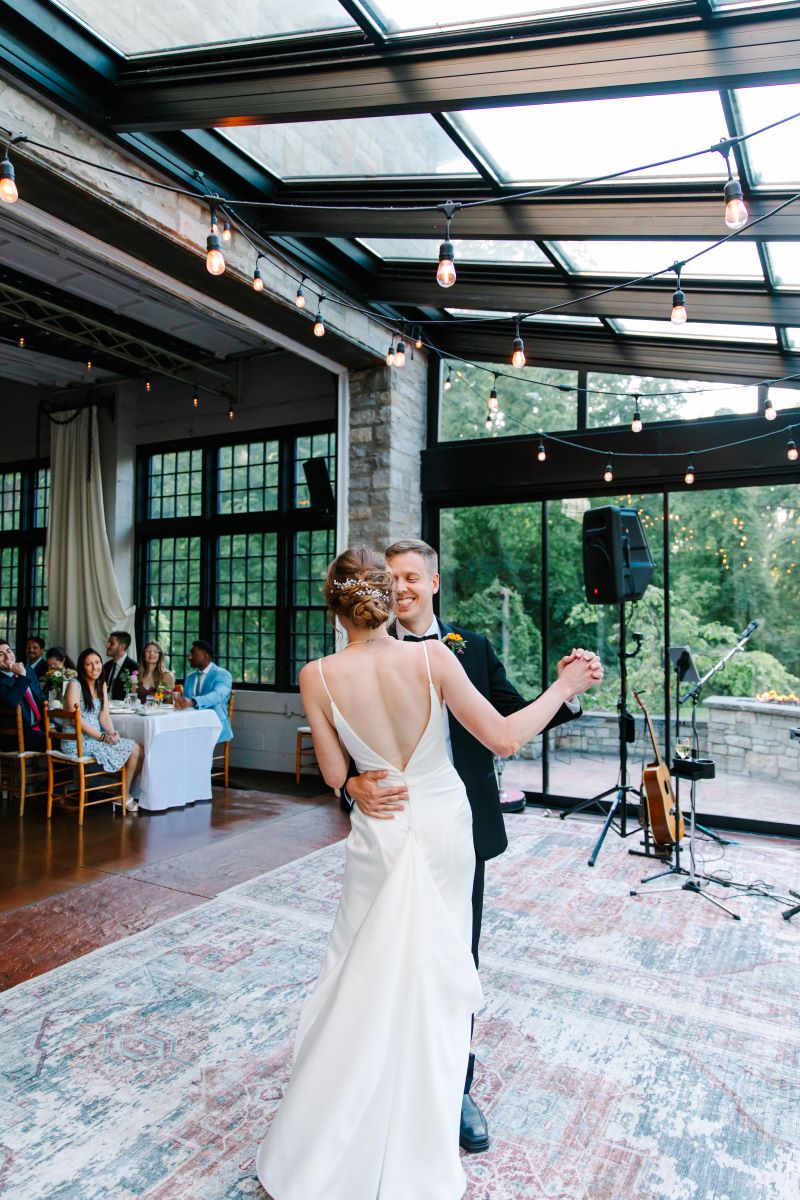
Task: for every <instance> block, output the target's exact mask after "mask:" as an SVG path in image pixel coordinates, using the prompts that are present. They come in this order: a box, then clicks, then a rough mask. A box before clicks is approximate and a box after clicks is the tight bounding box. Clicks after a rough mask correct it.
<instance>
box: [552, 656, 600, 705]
mask: <svg viewBox="0 0 800 1200" xmlns="http://www.w3.org/2000/svg"><path fill="white" fill-rule="evenodd" d="M556 670H557V672H558V678H559V681H560V682H562V683H565V684H567V685H568V686H569V687H570V689H571V690H570V696H579V695H581V693H582V692H585V691H587V690H588V688H590V687H591V686H592V684H595V683H602V681H603V675H604V669H603V664H602V662H601V661H600V659H599V658H598V656H597V655H596V654H595V653H594V651H593V650H584V649H583V648H582V647H581V646H577V647H575V648H574V649H573V650H571V651H570V653H569V654H565V655H564V657H563V658H562V659H560V660H559V662H558V665H557V667H556Z"/></svg>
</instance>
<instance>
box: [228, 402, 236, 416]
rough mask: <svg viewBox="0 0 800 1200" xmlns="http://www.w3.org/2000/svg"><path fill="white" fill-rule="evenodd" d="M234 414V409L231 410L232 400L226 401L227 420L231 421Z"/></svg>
mask: <svg viewBox="0 0 800 1200" xmlns="http://www.w3.org/2000/svg"><path fill="white" fill-rule="evenodd" d="M234 415H235V414H234V411H233V401H232V400H230V401H229V402H228V420H229V421H232V420H233V418H234Z"/></svg>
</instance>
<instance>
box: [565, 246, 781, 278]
mask: <svg viewBox="0 0 800 1200" xmlns="http://www.w3.org/2000/svg"><path fill="white" fill-rule="evenodd" d="M711 245H713V242H677V241H663V242H647V241H633V240H631V241H591V242H553V243H552V249H553V250H554V251H555V253H556V254H557V255H558V257H559V258H560V259H561V261H562V262H563V263H564V265H565V266H566V267H567V268H568V270H570V271H578V272H580V273H582V274H593V275H621V276H623V277H626V278H631V279H635V278H638V277H639V276H641V275H649V274H651V273H652V272H653V271H659V270H662V269H663V268H665V267H668V266H669V265H670V264H671V263H673V262H680V261H683V260H685V259H687V258H690V257H691V256H692V255H693V254H697V252H698V251H699V250H703V249H704V248H705V247H706V246H711ZM681 276H682V278H683V279H700V278H702V279H759V280H763V278H764V273H763V271H762V269H761V260H760V259H759V257H758V250H757V248H756V246H755V243H754V242H745V241H742V240H741V239H738V240H735V241H732V242H725V243H724V244H723V245H722V246H717V247H716V248H715V249H714V250H710V251H709V252H708V254H704V255H703V256H702V258H698V259H695V261H694V262H690V263H687V264H686V266H685V267H684V268H683V270H682V272H681Z"/></svg>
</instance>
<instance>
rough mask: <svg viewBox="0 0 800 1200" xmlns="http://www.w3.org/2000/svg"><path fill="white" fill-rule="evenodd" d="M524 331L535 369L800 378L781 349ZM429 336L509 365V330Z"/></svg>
mask: <svg viewBox="0 0 800 1200" xmlns="http://www.w3.org/2000/svg"><path fill="white" fill-rule="evenodd" d="M524 332H525V353H526V354H527V356H528V363H529V365H530V366H533V367H536V366H540V367H563V366H564V365H565V364H569V366H570V367H572V368H575V369H577V368H579V367H585V368H586V369H587V370H590V371H608V372H611V373H614V374H620V375H631V374H633V375H665V376H667V377H668V378H674V379H710V380H716V379H725V380H729V381H731V382H734V383H736V382H739V383H752V382H754V381H755V382H758V381H759V380H762V379H777V378H779V377H782V376H784V375H793V374H796V373H797V374H800V354H796V353H789V352H786V351H782V350H780V349H779V348H778V346H776V345H757V344H752V345H751V344H746V343H744V342H726V341H720V342H718V343H714V344H711V343H709V342H708V341H706V342H704V343H703V342H691V341H690V340H689V339H688V338H687V339H686V340H684V339H683V338H681V339H680V340H677V339H671V338H670V339H668V338H651V337H635V338H634V337H616V336H615V335H614V334H612V333H610V332H607V331H606V330H603V329H579V328H577V327H575V328H573V329H566V328H564V329H563V330H561V329H558V328H557V327H550V328H547V327H545V326H538V325H535V326H534V325H529V326H528V327H527V328H526V329H525V331H524ZM426 336H429V337H430V338H431V341H432V342H433V343H434V344H435V345H436V347H437V348H438V349H439V350H441V351H442V352H443V353H444V354H451V355H454V356H455V357H457V358H464V359H467V361H471V360H474V361H476V362H487V363H508V362H509V360H510V346H509V337H508V332H507V331H499V332H498V331H496V330H495V331H491V330H488V329H481V328H480V327H477V328H476V327H474V326H471V327H458V326H456V325H451V326H450V327H449V328H448V327H447V326H443V327H442V328H441V329H439V328H437V329H434V330H432V331H428V333H427V335H426ZM510 369H511V368H510V367H509V370H510Z"/></svg>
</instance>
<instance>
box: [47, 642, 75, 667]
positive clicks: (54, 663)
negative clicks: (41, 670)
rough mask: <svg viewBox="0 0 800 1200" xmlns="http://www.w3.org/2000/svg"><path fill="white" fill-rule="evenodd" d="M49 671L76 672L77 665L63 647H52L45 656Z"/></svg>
mask: <svg viewBox="0 0 800 1200" xmlns="http://www.w3.org/2000/svg"><path fill="white" fill-rule="evenodd" d="M45 658H46V659H47V669H48V671H74V670H75V663H74V662H73V661H72V659H71V658H70V656H69V655H68V654H67V652H66V650H65V649H64V647H63V646H51V647H50V649H49V650H48V651H47V653H46V654H45Z"/></svg>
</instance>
